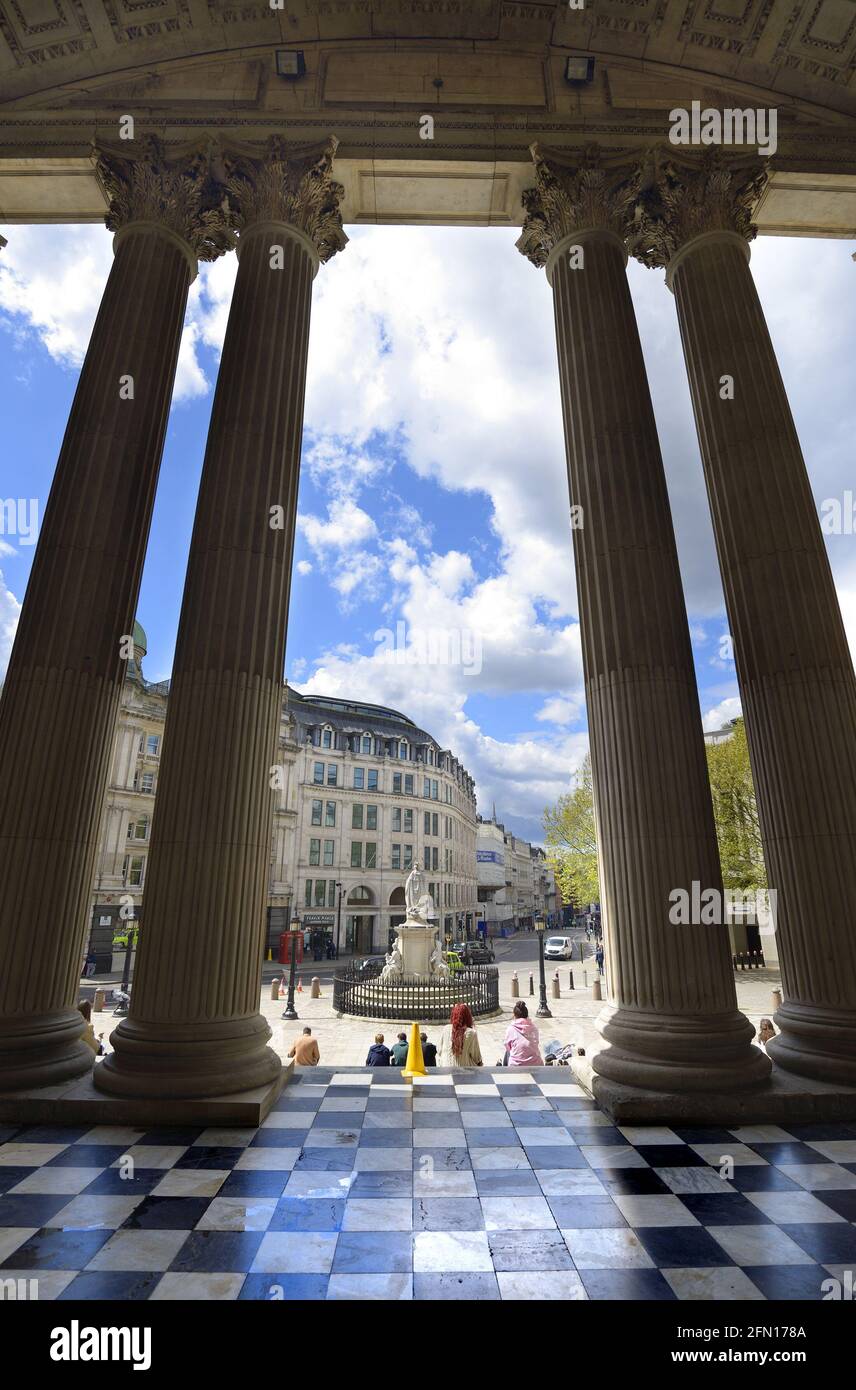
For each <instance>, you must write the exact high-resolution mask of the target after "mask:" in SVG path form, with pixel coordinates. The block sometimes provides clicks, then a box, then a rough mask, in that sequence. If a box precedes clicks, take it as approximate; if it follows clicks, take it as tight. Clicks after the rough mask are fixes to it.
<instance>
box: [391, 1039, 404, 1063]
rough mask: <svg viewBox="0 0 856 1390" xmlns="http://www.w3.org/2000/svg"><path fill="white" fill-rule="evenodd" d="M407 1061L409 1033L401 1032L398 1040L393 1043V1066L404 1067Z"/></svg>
mask: <svg viewBox="0 0 856 1390" xmlns="http://www.w3.org/2000/svg"><path fill="white" fill-rule="evenodd" d="M406 1061H407V1034H406V1033H399V1035H398V1041H397V1042H394V1043H393V1044H392V1060H391V1062H390V1064H389V1065H390V1066H391V1067H403V1066H404V1064H405V1062H406Z"/></svg>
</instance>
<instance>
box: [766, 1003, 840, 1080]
mask: <svg viewBox="0 0 856 1390" xmlns="http://www.w3.org/2000/svg"><path fill="white" fill-rule="evenodd" d="M773 1022H774V1023H775V1025H776V1027H777V1028H778V1029H779V1030H780V1032H779V1036H778V1037H776V1038H773V1039H772V1040H771V1041H770V1042H769V1043H768V1044H767V1051H768V1052H769V1054H770V1056H771V1057H772V1058H773V1060H774V1062H775V1063H776V1065H777V1066H780V1067H784V1068H785V1070H786V1071H790V1072H795V1073H796V1074H797V1075H798V1076H811V1077H813V1078H814V1079H815V1080H816V1081H828V1082H832V1083H835V1084H837V1085H840V1086H856V1009H828V1008H824V1007H822V1006H821V1005H819V1004H803V1003H799V1002H798V1001H797V1000H786V1001H785V1003H784V1004H782V1005H781V1007H780V1008H779V1009H777V1010H776V1013H775V1014H774V1016H773Z"/></svg>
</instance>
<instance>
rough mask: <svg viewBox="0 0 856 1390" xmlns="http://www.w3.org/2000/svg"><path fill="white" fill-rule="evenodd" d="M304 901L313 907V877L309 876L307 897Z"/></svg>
mask: <svg viewBox="0 0 856 1390" xmlns="http://www.w3.org/2000/svg"><path fill="white" fill-rule="evenodd" d="M304 902H305V903H306V906H307V907H311V906H312V879H311V878H308V879H307V880H306V897H305V899H304Z"/></svg>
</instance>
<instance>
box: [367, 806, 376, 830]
mask: <svg viewBox="0 0 856 1390" xmlns="http://www.w3.org/2000/svg"><path fill="white" fill-rule="evenodd" d="M366 830H377V807H376V806H367V807H366Z"/></svg>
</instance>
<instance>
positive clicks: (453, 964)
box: [443, 951, 466, 975]
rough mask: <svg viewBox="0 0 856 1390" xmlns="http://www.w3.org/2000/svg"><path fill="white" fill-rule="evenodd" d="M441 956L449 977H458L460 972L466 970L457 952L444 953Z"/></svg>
mask: <svg viewBox="0 0 856 1390" xmlns="http://www.w3.org/2000/svg"><path fill="white" fill-rule="evenodd" d="M443 954H444V957H445V961H446V964H447V965H448V967H449V974H450V975H459V974H460V972H461V971H462V970H466V966H465V964H464V962H463V961H462V959H461V957H460V955H459V954H458V952H457V951H445V952H444V953H443Z"/></svg>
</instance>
